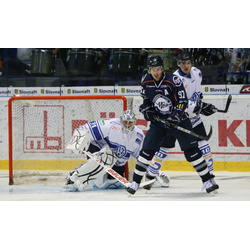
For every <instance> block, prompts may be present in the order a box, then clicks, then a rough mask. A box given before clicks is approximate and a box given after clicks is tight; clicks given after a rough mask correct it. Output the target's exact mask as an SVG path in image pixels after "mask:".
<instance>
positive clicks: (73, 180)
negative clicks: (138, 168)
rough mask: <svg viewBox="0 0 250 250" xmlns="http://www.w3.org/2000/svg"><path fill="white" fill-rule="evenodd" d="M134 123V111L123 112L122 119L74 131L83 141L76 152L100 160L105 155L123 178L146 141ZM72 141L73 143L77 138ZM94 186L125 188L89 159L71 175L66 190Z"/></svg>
mask: <svg viewBox="0 0 250 250" xmlns="http://www.w3.org/2000/svg"><path fill="white" fill-rule="evenodd" d="M135 124H136V118H135V114H134V112H133V111H131V110H126V111H124V112H123V113H122V115H121V117H120V118H114V119H110V120H101V121H93V122H89V123H87V124H85V125H84V126H82V127H81V128H79V129H77V131H75V133H78V134H79V133H80V134H81V135H82V138H83V139H82V142H81V143H80V144H81V145H80V146H79V147H78V149H79V150H73V151H74V152H75V153H76V154H79V153H80V154H81V153H82V150H85V151H87V150H88V151H89V152H91V153H93V155H95V156H96V157H97V159H98V160H99V159H100V157H103V154H104V155H106V156H107V158H108V161H109V162H112V163H110V166H111V167H112V169H114V170H115V171H116V172H117V173H118V174H120V175H122V176H124V173H125V164H126V162H127V161H128V160H129V158H130V156H131V155H132V156H133V157H135V158H136V159H137V158H138V156H139V152H140V150H141V147H142V142H143V140H144V133H143V131H142V130H141V129H140V128H138V127H137V126H135ZM75 133H74V134H75ZM72 141H73V144H74V136H73V138H72ZM79 184H80V185H79ZM79 187H81V190H80V188H79ZM93 187H98V188H121V187H123V186H122V185H121V184H120V183H119V182H118V181H117V180H116V179H114V178H113V177H111V176H110V175H109V174H107V173H106V172H105V171H104V170H102V167H101V166H100V165H99V164H98V163H97V162H96V161H95V160H94V159H88V160H87V161H86V162H85V163H84V164H82V165H81V166H80V167H78V168H77V169H75V170H74V171H72V172H70V173H69V175H68V177H67V183H66V185H65V186H64V191H82V190H83V189H86V188H93Z"/></svg>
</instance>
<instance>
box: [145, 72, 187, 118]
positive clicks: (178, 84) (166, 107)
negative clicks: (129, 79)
mask: <svg viewBox="0 0 250 250" xmlns="http://www.w3.org/2000/svg"><path fill="white" fill-rule="evenodd" d="M141 96H142V97H143V98H147V99H148V100H149V101H150V104H151V105H152V107H154V109H155V110H156V112H157V114H158V116H159V117H160V118H161V119H164V120H166V119H167V118H168V116H169V115H170V114H172V113H178V115H179V117H180V118H181V119H186V118H187V117H188V116H187V114H186V113H185V110H186V108H187V106H188V98H187V95H186V91H185V89H184V86H183V84H182V81H181V79H180V78H179V77H178V76H176V75H173V74H169V73H166V72H164V76H163V79H162V80H161V81H160V82H159V83H157V82H155V80H154V78H153V77H152V75H151V74H146V75H144V76H143V77H142V81H141Z"/></svg>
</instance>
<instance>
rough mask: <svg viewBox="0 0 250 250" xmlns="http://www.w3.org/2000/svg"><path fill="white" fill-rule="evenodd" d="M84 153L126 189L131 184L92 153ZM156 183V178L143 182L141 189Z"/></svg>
mask: <svg viewBox="0 0 250 250" xmlns="http://www.w3.org/2000/svg"><path fill="white" fill-rule="evenodd" d="M82 152H83V153H84V154H86V155H87V156H88V157H90V158H91V159H93V160H95V161H96V162H97V163H98V164H100V165H101V166H102V167H103V170H104V171H106V172H107V173H108V174H110V175H111V176H112V177H114V178H115V179H116V180H118V181H119V182H120V183H121V184H123V185H124V186H125V187H126V188H128V186H129V184H130V182H129V181H128V180H127V179H126V178H124V177H122V176H121V175H119V174H118V173H117V172H116V171H115V170H114V169H112V168H111V167H109V166H108V165H104V164H103V163H102V162H100V161H99V160H97V159H96V157H95V156H94V155H92V154H91V153H90V152H88V151H85V150H83V151H82ZM154 182H155V178H154V179H152V180H149V181H144V182H141V183H140V187H144V186H146V185H149V184H152V183H154Z"/></svg>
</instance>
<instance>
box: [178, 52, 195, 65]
mask: <svg viewBox="0 0 250 250" xmlns="http://www.w3.org/2000/svg"><path fill="white" fill-rule="evenodd" d="M187 60H190V61H191V63H193V57H192V54H191V53H190V52H188V51H182V52H181V53H180V54H179V55H178V56H177V65H178V66H180V63H181V61H187Z"/></svg>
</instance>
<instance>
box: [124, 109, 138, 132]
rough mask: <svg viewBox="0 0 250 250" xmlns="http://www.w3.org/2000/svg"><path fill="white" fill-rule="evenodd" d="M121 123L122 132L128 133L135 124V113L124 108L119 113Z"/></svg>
mask: <svg viewBox="0 0 250 250" xmlns="http://www.w3.org/2000/svg"><path fill="white" fill-rule="evenodd" d="M121 124H122V132H123V134H125V135H129V134H130V133H131V131H132V130H133V129H134V127H135V124H136V118H135V113H134V112H133V111H132V110H130V109H128V110H125V111H124V112H123V113H122V114H121Z"/></svg>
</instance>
